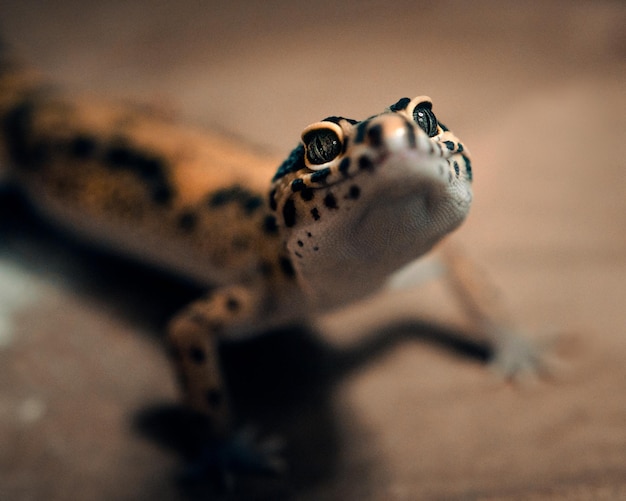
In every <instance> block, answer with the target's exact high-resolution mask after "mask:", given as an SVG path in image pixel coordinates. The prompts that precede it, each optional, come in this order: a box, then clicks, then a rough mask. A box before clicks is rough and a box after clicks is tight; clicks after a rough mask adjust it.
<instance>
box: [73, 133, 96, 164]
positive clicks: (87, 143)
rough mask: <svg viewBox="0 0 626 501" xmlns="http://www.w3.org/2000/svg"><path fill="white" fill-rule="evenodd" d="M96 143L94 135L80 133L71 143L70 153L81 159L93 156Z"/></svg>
mask: <svg viewBox="0 0 626 501" xmlns="http://www.w3.org/2000/svg"><path fill="white" fill-rule="evenodd" d="M96 145H97V143H96V139H95V138H94V137H92V136H88V135H85V134H79V135H78V136H76V137H75V138H74V139H73V140H72V142H71V143H70V155H72V156H73V157H74V158H78V159H80V160H86V159H88V158H92V157H93V156H94V154H95V152H96Z"/></svg>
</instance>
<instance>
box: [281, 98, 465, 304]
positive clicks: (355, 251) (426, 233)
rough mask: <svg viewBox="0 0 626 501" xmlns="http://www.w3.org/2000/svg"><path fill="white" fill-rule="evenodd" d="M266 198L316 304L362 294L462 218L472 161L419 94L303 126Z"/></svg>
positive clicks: (433, 242)
mask: <svg viewBox="0 0 626 501" xmlns="http://www.w3.org/2000/svg"><path fill="white" fill-rule="evenodd" d="M301 137H302V141H301V143H300V144H299V145H298V147H297V148H296V149H294V150H293V151H292V153H291V154H290V156H289V157H288V158H287V160H286V161H285V162H284V163H283V164H282V165H281V166H280V168H279V169H278V171H277V173H276V175H275V176H274V180H273V187H272V192H271V194H270V203H271V206H272V208H273V209H274V210H275V211H276V213H277V220H278V222H279V225H280V226H281V232H282V234H283V236H284V238H285V244H286V247H287V250H288V251H289V253H290V257H291V260H292V262H293V267H294V270H295V271H296V273H297V275H298V279H299V280H300V281H301V282H302V284H303V286H305V288H307V289H308V290H309V292H311V293H312V294H313V295H314V296H315V297H316V298H317V299H318V300H319V301H321V302H328V303H333V304H336V303H337V302H340V300H341V299H346V300H348V299H352V298H354V297H356V296H363V295H364V294H367V293H369V292H370V291H371V290H372V289H374V288H376V287H378V286H379V285H380V284H382V282H383V281H384V279H385V278H386V277H387V276H388V275H389V274H390V273H391V272H393V271H395V270H396V269H398V268H399V267H401V266H403V265H404V264H406V263H408V262H410V261H412V260H414V259H416V258H417V257H419V256H420V255H422V254H423V253H425V252H426V251H428V250H429V249H430V248H432V246H433V245H434V244H436V243H437V242H438V241H439V240H441V239H442V238H443V237H444V236H445V235H447V234H448V233H450V232H451V231H452V230H454V229H455V228H456V227H457V226H458V225H459V224H460V223H461V222H462V221H463V220H464V219H465V217H466V215H467V213H468V210H469V206H470V203H471V199H472V192H471V164H470V159H469V153H468V151H467V150H466V149H465V147H464V146H463V144H462V143H461V142H460V141H459V140H458V139H457V138H456V137H455V136H454V135H453V134H452V133H451V132H450V131H449V130H448V129H447V128H446V127H444V126H443V125H442V124H440V123H439V122H438V120H437V118H436V117H435V114H434V113H433V110H432V101H431V100H430V98H428V97H426V96H419V97H416V98H414V99H408V98H402V99H400V100H399V101H398V102H396V103H395V104H393V105H391V106H390V107H389V108H387V109H386V110H384V111H383V112H382V113H380V114H378V115H374V116H372V117H370V118H368V119H366V120H363V121H361V122H358V121H356V120H351V119H347V118H342V117H328V118H326V119H324V120H322V121H320V122H316V123H314V124H312V125H309V126H308V127H306V128H305V129H304V131H303V132H302V136H301Z"/></svg>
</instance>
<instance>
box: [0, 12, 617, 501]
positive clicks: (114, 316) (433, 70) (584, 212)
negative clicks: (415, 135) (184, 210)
mask: <svg viewBox="0 0 626 501" xmlns="http://www.w3.org/2000/svg"><path fill="white" fill-rule="evenodd" d="M197 5H200V3H198V4H197ZM197 5H196V3H195V2H191V1H179V2H171V3H169V4H166V3H165V2H152V3H150V2H134V3H132V4H131V3H128V4H127V3H123V2H94V3H93V5H91V6H88V5H87V4H86V3H84V2H65V3H64V5H63V6H61V7H60V6H58V5H55V3H47V4H46V5H45V6H44V5H43V2H35V1H28V0H22V1H20V2H13V3H7V2H3V5H1V6H0V11H2V18H1V20H0V23H1V25H2V30H3V32H4V34H5V37H6V38H7V39H8V40H9V41H11V42H12V43H14V44H15V45H16V46H17V47H18V48H19V49H20V51H21V52H22V53H23V54H24V55H25V56H26V57H28V58H30V60H32V62H33V63H34V64H35V65H37V66H39V67H40V68H42V69H44V70H45V71H48V72H50V73H51V74H53V75H54V76H55V77H56V78H57V79H58V80H60V81H61V82H63V83H64V85H67V86H69V87H74V88H78V89H90V90H96V91H99V92H100V93H102V94H105V95H109V96H124V97H131V98H134V99H142V100H148V101H150V102H159V103H162V104H163V106H173V107H174V108H178V109H181V110H182V115H183V116H185V117H186V118H187V119H188V120H192V121H196V122H201V123H204V124H209V125H211V124H213V125H218V126H219V127H220V128H222V129H227V130H231V131H234V132H236V133H237V134H239V135H241V136H243V137H246V138H250V139H251V140H253V141H255V142H257V143H260V144H265V145H268V146H269V147H273V148H275V149H277V150H278V151H279V152H286V151H288V150H289V148H290V147H291V146H292V145H293V143H294V141H296V140H297V136H298V133H299V131H300V130H301V128H302V127H303V126H305V125H307V124H308V123H310V122H313V121H315V120H317V119H319V118H321V117H323V116H327V115H330V114H342V115H345V116H354V117H355V118H362V117H365V116H368V115H369V114H372V113H374V112H377V111H378V110H379V109H381V108H382V107H383V106H386V105H388V104H390V103H391V102H394V101H395V100H396V99H397V98H398V97H401V96H403V95H406V94H408V95H417V94H422V93H423V94H429V95H430V96H431V97H432V98H433V99H434V100H435V106H436V111H437V112H438V114H439V115H440V116H441V117H445V120H444V121H445V123H446V124H447V125H449V126H450V127H452V128H453V130H454V131H455V132H457V133H458V135H459V136H460V137H461V138H462V139H463V140H464V141H465V142H466V143H467V144H468V145H469V146H470V148H471V150H472V153H473V156H474V166H475V175H476V182H475V185H476V204H475V208H474V210H473V213H472V215H471V217H470V220H469V221H468V223H467V225H466V226H465V227H464V228H463V229H462V230H461V232H460V234H459V238H460V239H461V241H462V242H463V243H464V245H465V247H466V248H467V249H468V250H469V252H470V254H471V255H472V256H473V257H474V258H476V259H477V261H478V262H479V263H480V264H481V266H482V267H483V268H486V269H488V270H489V273H490V275H491V276H492V278H494V279H495V281H496V282H497V283H498V284H499V286H500V288H501V289H502V291H503V292H504V294H505V295H506V297H507V299H508V301H509V303H510V304H511V307H512V309H513V311H514V313H515V315H516V317H517V318H518V319H519V320H520V323H522V324H523V325H524V326H526V327H528V329H529V331H530V332H531V333H532V334H531V335H536V334H535V333H542V332H545V331H546V330H548V331H549V330H564V331H574V332H577V333H580V335H579V337H578V340H577V342H576V343H575V344H574V345H573V347H572V349H570V350H569V351H570V352H571V359H570V361H571V362H572V364H571V367H570V369H569V371H568V373H567V375H566V376H565V377H564V378H563V379H562V380H560V381H557V382H551V383H540V384H538V385H534V386H532V387H529V388H522V389H516V388H514V387H511V386H507V385H501V384H498V383H497V382H496V381H495V380H494V378H493V377H492V376H490V374H489V373H488V372H487V371H485V370H484V368H483V366H482V364H480V363H476V361H474V360H472V359H471V358H463V357H457V356H455V355H450V354H449V352H447V351H445V350H441V349H439V348H433V347H432V346H430V345H427V344H425V343H414V342H401V343H397V344H396V345H395V346H394V347H392V348H390V349H388V350H387V351H385V353H384V354H382V355H381V356H378V357H372V358H368V359H366V360H365V363H364V364H363V365H362V366H361V369H360V370H357V371H353V372H350V373H347V374H343V375H341V376H342V377H339V375H338V374H337V373H336V372H333V371H332V370H330V369H332V368H333V367H334V366H333V360H334V359H332V358H329V357H328V356H327V355H328V351H327V350H325V349H323V347H321V346H320V345H318V344H316V342H315V338H309V337H307V336H304V335H299V334H294V335H292V336H291V337H287V339H286V340H281V339H276V340H274V339H270V340H268V341H264V342H260V343H259V344H253V345H252V346H251V347H243V348H236V349H233V350H232V353H230V356H231V357H232V361H231V362H230V364H229V368H230V371H231V372H236V371H241V369H240V367H242V365H240V364H238V363H237V361H238V360H239V362H240V363H241V361H242V360H243V361H245V365H244V366H245V367H246V371H250V372H246V373H245V374H247V375H249V374H251V373H253V374H255V376H254V377H244V378H243V379H248V382H249V381H250V380H256V379H259V380H260V381H263V382H264V383H263V384H260V387H259V388H256V387H255V388H253V389H252V390H251V389H248V390H243V391H242V394H243V395H247V396H248V397H250V398H248V399H247V400H246V399H244V400H246V401H247V402H248V403H247V404H245V403H241V404H240V405H241V407H242V409H244V408H246V409H247V411H248V415H250V416H251V420H253V421H256V422H258V423H259V426H260V428H261V429H262V430H263V431H266V432H271V433H276V434H280V435H283V436H285V437H286V439H287V440H288V441H289V443H288V447H287V451H286V455H287V456H288V458H289V459H290V460H291V463H292V471H291V474H290V475H289V476H288V477H287V478H285V479H283V480H274V481H268V482H258V481H252V482H248V483H244V484H243V486H240V487H239V490H240V493H241V495H242V496H244V495H245V494H246V493H248V494H249V493H251V492H255V493H256V496H257V497H265V498H266V499H280V498H281V497H292V496H295V495H296V494H297V497H298V499H311V500H313V499H376V500H378V499H394V500H413V499H458V498H462V499H620V498H621V499H625V498H626V480H625V479H626V391H624V386H625V383H626V364H624V360H625V358H626V314H625V313H624V300H625V299H626V232H625V230H626V197H625V193H626V175H625V174H624V168H625V167H626V165H625V163H626V162H625V161H624V153H623V151H622V150H623V143H624V139H625V138H624V132H625V131H626V123H625V115H624V109H626V96H625V92H624V81H625V80H624V79H625V77H626V72H625V66H626V64H625V56H626V38H625V36H624V29H623V27H624V25H626V9H625V8H624V4H623V2H617V1H616V2H608V1H605V2H577V1H576V2H571V1H555V2H516V3H515V4H512V3H504V2H496V1H479V2H438V3H424V4H423V5H419V4H418V3H417V2H409V1H396V2H392V3H390V2H358V4H354V5H358V7H356V8H355V7H354V5H353V4H352V3H351V2H344V3H341V2H340V3H337V2H330V1H328V2H327V1H322V2H315V3H310V2H287V1H285V2H269V3H267V2H266V3H260V4H258V5H259V6H262V7H255V8H252V7H251V6H250V5H248V4H247V3H245V2H231V3H230V4H229V6H228V7H225V6H221V7H217V6H214V7H207V6H206V5H205V6H203V7H199V6H197ZM18 221H21V220H20V219H19V218H18ZM26 222H29V220H26ZM29 224H30V223H29ZM11 228H12V229H9V230H8V231H7V232H5V233H4V234H3V236H1V237H0V281H1V283H0V294H2V295H0V301H1V303H0V305H1V306H2V308H3V311H4V310H8V309H9V306H11V305H15V304H21V306H19V307H15V308H12V309H13V310H17V313H15V315H14V326H15V328H14V333H13V336H12V337H11V338H6V337H4V338H3V343H2V344H1V345H0V444H1V448H0V499H2V500H18V499H19V500H21V499H44V498H45V499H142V498H145V499H173V498H177V497H184V496H185V495H188V496H190V497H192V498H193V497H194V495H198V494H207V492H206V491H202V490H201V489H199V490H196V491H193V492H192V491H184V490H181V489H179V488H178V487H177V486H176V484H175V483H174V481H173V476H174V474H175V472H176V471H177V470H176V468H177V466H176V465H177V464H178V461H179V457H178V456H177V455H176V454H175V453H171V452H169V451H168V449H167V447H160V446H158V445H157V444H158V443H163V440H164V439H165V438H167V436H168V434H167V432H158V430H157V431H155V429H154V428H155V423H156V424H157V425H158V424H159V423H160V424H163V423H167V422H168V416H170V414H171V413H170V414H168V413H167V412H165V411H164V410H163V411H162V412H156V410H155V409H156V408H157V407H158V406H159V405H162V404H168V403H171V402H172V401H173V400H174V398H175V390H174V386H173V384H172V382H171V381H170V372H169V368H168V366H167V363H166V360H165V358H164V356H163V355H162V354H161V352H160V351H159V347H158V343H157V341H156V338H157V333H158V331H159V328H158V326H159V325H160V324H161V322H162V320H163V317H164V316H165V312H166V311H167V310H168V309H170V310H171V309H173V308H174V306H175V304H176V303H177V302H179V301H177V300H176V299H172V298H171V296H174V295H175V294H173V293H172V291H171V290H169V288H170V284H169V283H167V282H166V283H165V285H164V284H163V283H162V282H161V281H160V280H159V279H154V278H152V277H151V276H150V274H149V273H148V274H145V273H139V272H137V273H135V272H134V271H133V268H132V267H128V266H125V265H124V264H122V263H119V262H116V261H113V262H111V261H109V260H104V261H102V260H101V259H100V258H99V257H94V256H82V255H81V256H80V257H77V255H76V252H75V249H74V248H71V247H70V248H68V247H66V246H65V245H64V242H63V241H62V240H61V239H59V238H58V237H55V236H52V235H49V234H48V233H47V232H46V231H44V230H41V229H32V228H31V229H28V228H26V231H23V230H24V229H25V227H24V225H23V224H22V225H21V226H19V225H18V226H17V227H16V225H13V226H12V227H11ZM103 266H106V268H105V269H102V267H103ZM96 267H99V268H100V269H95V268H96ZM115 272H119V273H118V274H121V275H124V276H125V277H126V280H122V279H120V280H118V279H111V278H110V277H111V275H115ZM146 289H149V290H151V292H152V294H151V295H150V296H146V294H145V290H146ZM439 292H440V291H438V290H436V291H432V294H431V292H430V291H428V290H427V292H426V293H424V294H422V295H420V296H419V297H417V298H412V299H411V300H412V301H415V302H416V303H417V305H416V310H418V311H428V318H434V319H439V320H445V321H449V320H453V321H455V319H456V317H457V316H458V315H457V314H456V313H455V311H456V310H454V309H453V308H452V307H450V305H449V304H447V299H449V298H447V296H445V294H444V293H441V294H439ZM439 297H441V298H442V300H441V301H438V302H436V301H435V299H437V298H439ZM153 301H157V303H156V306H154V304H153ZM402 301H405V303H406V301H408V298H407V297H406V296H403V297H402V299H401V300H396V301H394V302H393V305H394V306H395V305H398V304H400V303H401V302H402ZM155 312H156V313H155ZM346 318H347V317H345V316H344V317H341V316H338V317H333V318H331V319H329V320H328V322H327V324H328V326H329V328H330V331H331V334H332V335H331V334H329V335H328V337H327V338H328V339H329V340H330V341H332V342H334V343H339V344H340V343H342V342H343V343H347V342H348V341H354V339H355V338H356V337H357V334H358V332H356V331H357V330H358V329H355V328H352V329H350V328H347V327H348V326H349V325H353V326H354V324H353V323H351V322H348V321H347V320H346ZM279 337H280V336H279ZM278 341H283V342H282V343H276V345H275V344H274V343H275V342H278ZM279 345H280V346H285V348H284V351H279V349H278V348H277V347H278V346H279ZM574 348H575V349H574ZM302 353H304V355H302ZM263 354H265V355H263ZM246 357H251V358H249V359H248V358H246ZM266 362H267V364H268V365H266ZM304 365H306V367H307V371H303V372H304V373H305V374H307V373H308V374H309V376H308V377H305V376H304V374H302V373H300V371H299V370H298V368H301V367H302V366H304ZM270 368H271V369H272V370H269V369H270ZM255 370H256V371H258V373H254V371H255ZM281 370H282V371H284V372H281ZM268 371H269V372H271V374H269V375H268V374H267V372H268ZM259 374H262V375H263V376H264V377H266V379H263V378H257V376H258V375H259ZM282 374H284V376H282ZM329 374H330V375H329ZM277 375H280V377H279V376H277ZM335 376H337V377H335ZM272 377H276V379H272ZM234 379H235V380H236V379H237V378H236V377H234ZM240 379H241V378H240ZM239 383H242V384H244V385H245V383H246V381H243V382H241V381H239ZM239 383H233V384H234V385H235V386H236V385H237V384H239ZM264 384H267V388H266V387H264ZM246 391H247V394H246ZM264 392H265V393H264ZM155 406H157V407H155ZM246 406H247V407H246ZM170 418H172V419H174V418H175V416H174V417H172V416H170ZM133 423H135V424H134V425H133ZM151 434H152V435H155V436H156V437H157V439H156V440H149V439H146V436H145V435H151ZM170 438H171V437H170Z"/></svg>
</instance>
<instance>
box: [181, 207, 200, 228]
mask: <svg viewBox="0 0 626 501" xmlns="http://www.w3.org/2000/svg"><path fill="white" fill-rule="evenodd" d="M197 224H198V215H197V214H196V213H195V212H191V211H186V212H183V213H181V214H180V216H178V227H179V228H180V229H181V230H183V231H187V232H188V231H192V230H193V229H194V228H195V227H196V225H197Z"/></svg>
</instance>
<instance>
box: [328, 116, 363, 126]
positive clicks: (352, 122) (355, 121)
mask: <svg viewBox="0 0 626 501" xmlns="http://www.w3.org/2000/svg"><path fill="white" fill-rule="evenodd" d="M342 120H346V121H348V122H350V123H351V124H352V125H354V124H356V123H358V120H352V119H351V118H345V117H335V116H332V117H326V118H325V119H324V120H322V122H332V123H334V124H337V125H339V122H341V121H342Z"/></svg>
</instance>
